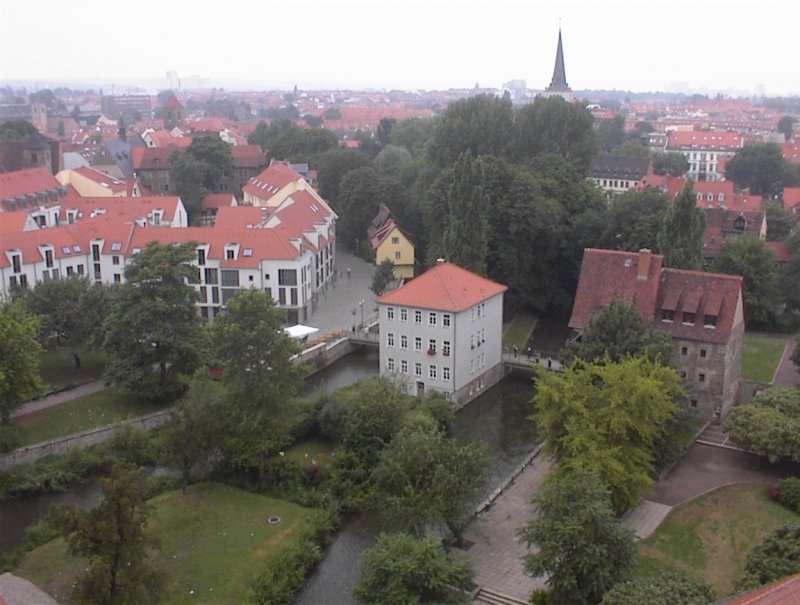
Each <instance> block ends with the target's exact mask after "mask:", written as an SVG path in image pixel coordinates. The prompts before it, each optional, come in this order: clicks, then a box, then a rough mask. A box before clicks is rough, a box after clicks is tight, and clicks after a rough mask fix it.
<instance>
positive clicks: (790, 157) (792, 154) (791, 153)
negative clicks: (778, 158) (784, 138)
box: [781, 143, 800, 164]
mask: <svg viewBox="0 0 800 605" xmlns="http://www.w3.org/2000/svg"><path fill="white" fill-rule="evenodd" d="M781 151H783V159H785V160H786V161H787V162H789V163H791V164H800V143H784V144H783V145H781Z"/></svg>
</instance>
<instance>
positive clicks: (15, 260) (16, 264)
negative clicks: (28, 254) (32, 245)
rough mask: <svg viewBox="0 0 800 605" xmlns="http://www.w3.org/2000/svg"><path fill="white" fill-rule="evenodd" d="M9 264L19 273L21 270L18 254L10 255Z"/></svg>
mask: <svg viewBox="0 0 800 605" xmlns="http://www.w3.org/2000/svg"><path fill="white" fill-rule="evenodd" d="M11 265H12V267H13V271H14V273H19V272H21V271H22V261H20V258H19V254H15V255H14V256H12V257H11Z"/></svg>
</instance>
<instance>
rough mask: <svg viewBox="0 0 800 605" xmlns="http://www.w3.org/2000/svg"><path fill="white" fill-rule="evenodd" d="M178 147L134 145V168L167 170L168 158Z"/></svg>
mask: <svg viewBox="0 0 800 605" xmlns="http://www.w3.org/2000/svg"><path fill="white" fill-rule="evenodd" d="M175 151H178V147H177V146H175V145H170V146H168V147H134V148H133V150H132V152H133V167H134V169H136V170H169V159H170V157H172V154H173V153H174V152H175Z"/></svg>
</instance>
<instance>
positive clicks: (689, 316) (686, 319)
mask: <svg viewBox="0 0 800 605" xmlns="http://www.w3.org/2000/svg"><path fill="white" fill-rule="evenodd" d="M694 319H695V314H694V313H687V312H685V311H684V313H683V318H682V319H681V322H683V323H685V324H693V323H694Z"/></svg>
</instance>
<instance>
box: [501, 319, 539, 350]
mask: <svg viewBox="0 0 800 605" xmlns="http://www.w3.org/2000/svg"><path fill="white" fill-rule="evenodd" d="M536 321H537V317H536V316H535V315H533V314H532V313H527V312H525V311H520V312H519V313H517V314H516V315H515V316H514V319H512V320H511V324H510V325H509V326H508V328H506V331H505V333H504V334H503V346H506V347H513V346H517V347H519V348H520V349H524V348H525V347H527V346H528V340H530V337H531V334H533V330H534V328H535V327H536Z"/></svg>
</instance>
